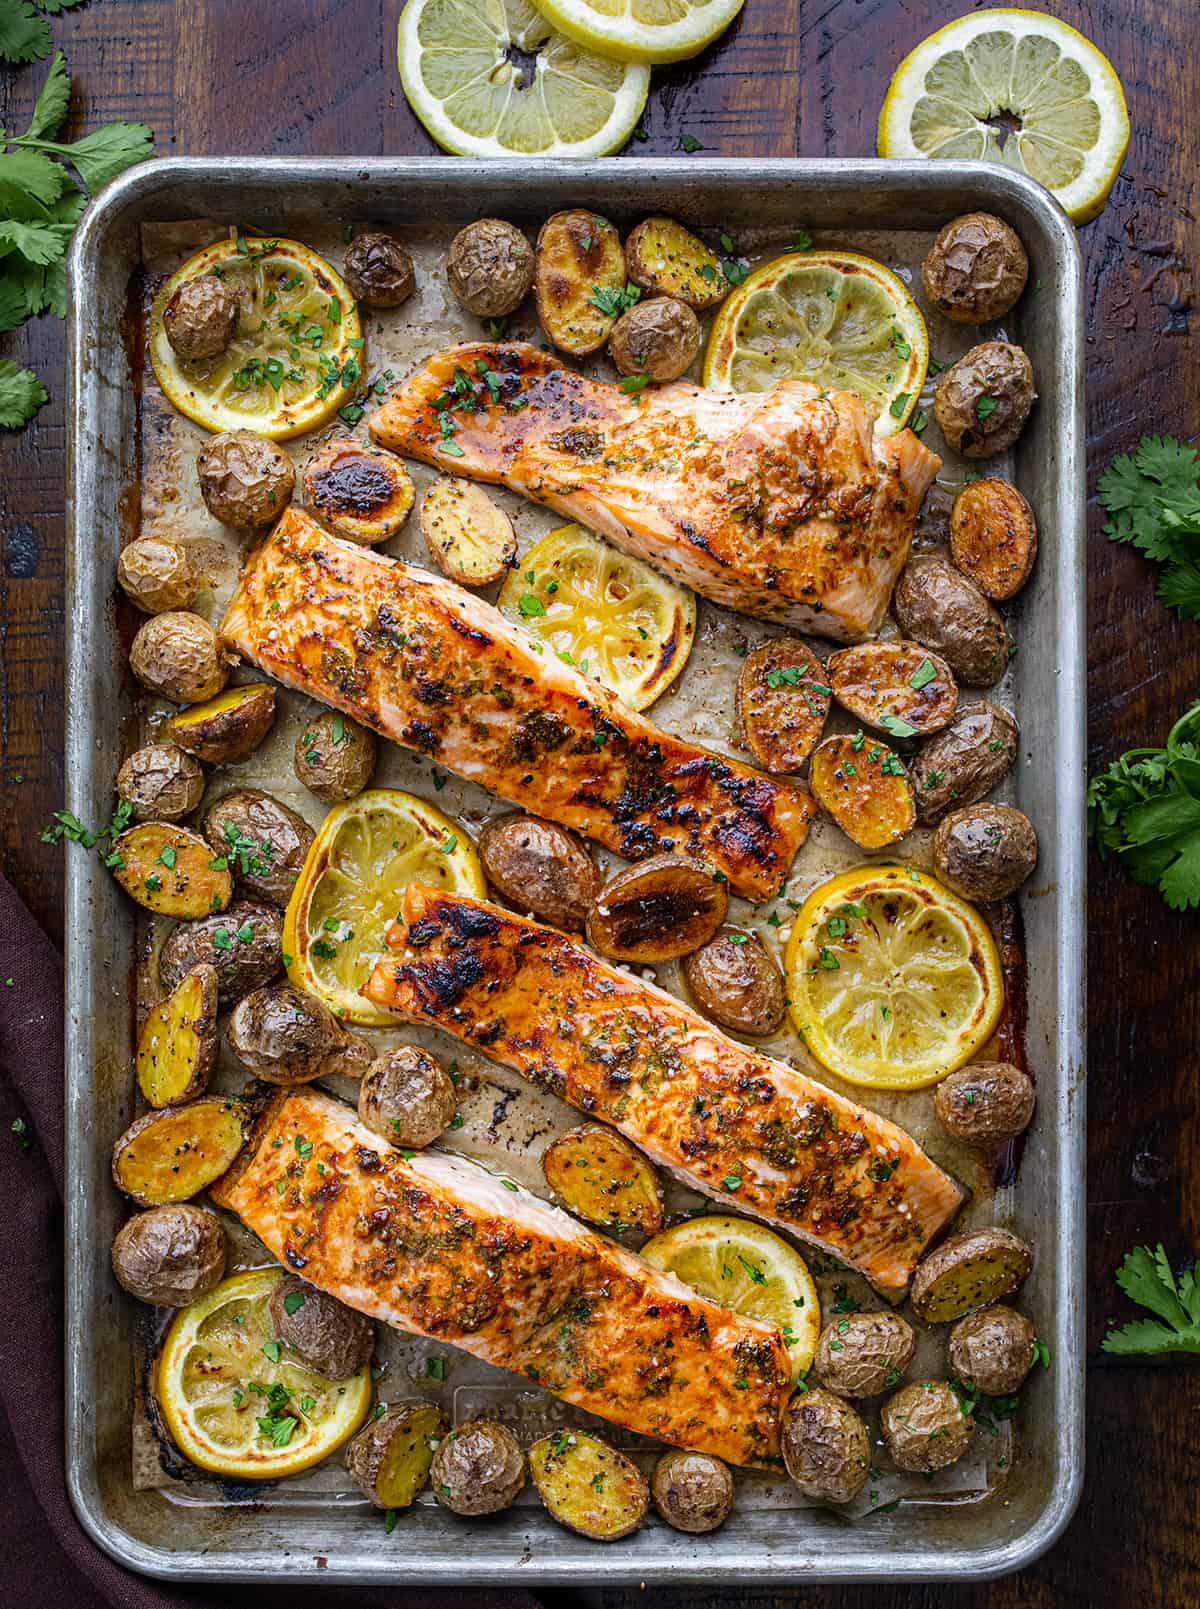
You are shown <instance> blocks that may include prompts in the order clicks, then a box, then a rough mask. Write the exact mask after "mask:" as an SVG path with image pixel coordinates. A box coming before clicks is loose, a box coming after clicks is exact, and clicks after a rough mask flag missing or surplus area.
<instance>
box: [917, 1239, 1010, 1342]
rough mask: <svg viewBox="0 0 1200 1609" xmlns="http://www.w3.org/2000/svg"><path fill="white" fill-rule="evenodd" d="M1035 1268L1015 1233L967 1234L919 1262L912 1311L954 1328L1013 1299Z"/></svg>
mask: <svg viewBox="0 0 1200 1609" xmlns="http://www.w3.org/2000/svg"><path fill="white" fill-rule="evenodd" d="M1032 1267H1033V1252H1032V1251H1031V1250H1030V1249H1029V1247H1028V1246H1027V1245H1026V1244H1025V1242H1024V1241H1023V1240H1021V1239H1020V1238H1019V1237H1018V1236H1016V1235H1014V1234H1013V1233H1012V1232H1011V1230H1008V1229H996V1228H992V1229H968V1230H964V1231H963V1233H961V1234H958V1235H951V1236H950V1238H949V1239H948V1240H943V1241H942V1243H941V1245H940V1246H937V1247H935V1248H934V1250H933V1251H931V1252H930V1253H929V1255H928V1256H927V1257H926V1258H924V1259H923V1260H922V1261H921V1262H920V1263H918V1265H917V1271H916V1273H915V1275H914V1276H913V1282H912V1289H911V1291H910V1292H909V1297H910V1300H911V1301H912V1305H913V1312H914V1313H915V1314H916V1315H917V1317H918V1318H921V1319H924V1320H925V1322H926V1323H927V1324H950V1323H952V1322H953V1321H954V1320H955V1319H958V1318H962V1316H963V1315H964V1314H965V1313H973V1312H974V1311H975V1310H976V1308H980V1307H987V1306H989V1304H990V1303H992V1302H998V1301H1000V1300H1002V1298H1003V1297H1005V1296H1011V1295H1012V1293H1013V1292H1014V1291H1015V1290H1016V1289H1017V1287H1018V1286H1019V1285H1021V1284H1022V1283H1023V1282H1024V1280H1025V1278H1026V1276H1027V1275H1028V1273H1029V1270H1030V1269H1031V1268H1032Z"/></svg>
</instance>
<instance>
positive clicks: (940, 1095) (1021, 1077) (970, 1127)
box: [933, 1061, 1036, 1150]
mask: <svg viewBox="0 0 1200 1609" xmlns="http://www.w3.org/2000/svg"><path fill="white" fill-rule="evenodd" d="M1035 1101H1036V1096H1035V1092H1034V1087H1033V1080H1032V1079H1031V1078H1030V1077H1029V1076H1028V1075H1027V1074H1026V1073H1023V1072H1022V1071H1021V1069H1020V1068H1019V1067H1014V1066H1013V1064H1012V1062H1006V1061H981V1062H969V1063H968V1064H967V1066H966V1067H960V1068H959V1069H958V1071H957V1072H953V1073H951V1074H950V1075H949V1076H948V1077H947V1078H943V1079H942V1081H941V1083H940V1084H939V1085H938V1086H937V1088H936V1090H934V1093H933V1110H934V1113H935V1115H936V1117H937V1120H938V1122H939V1123H940V1124H941V1125H942V1127H943V1128H944V1129H945V1130H946V1133H947V1134H949V1135H952V1136H953V1138H954V1139H956V1140H961V1141H962V1142H963V1144H964V1145H978V1146H980V1147H981V1148H983V1149H985V1150H986V1149H990V1148H992V1147H993V1146H998V1145H1006V1144H1007V1143H1008V1141H1009V1140H1015V1139H1016V1137H1017V1135H1018V1134H1023V1133H1024V1132H1025V1130H1026V1129H1027V1128H1028V1127H1029V1124H1030V1122H1031V1121H1032V1119H1033V1108H1034V1104H1035Z"/></svg>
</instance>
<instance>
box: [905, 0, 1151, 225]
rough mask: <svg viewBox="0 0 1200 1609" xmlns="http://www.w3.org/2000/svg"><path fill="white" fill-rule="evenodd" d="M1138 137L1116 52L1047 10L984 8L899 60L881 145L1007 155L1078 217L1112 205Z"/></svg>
mask: <svg viewBox="0 0 1200 1609" xmlns="http://www.w3.org/2000/svg"><path fill="white" fill-rule="evenodd" d="M1128 144H1129V114H1128V112H1127V111H1126V108H1125V93H1124V91H1123V90H1122V88H1121V80H1120V79H1119V78H1118V77H1117V75H1116V73H1115V71H1114V70H1113V65H1112V63H1111V62H1110V61H1109V60H1108V58H1107V56H1104V55H1103V54H1102V53H1101V52H1100V51H1098V50H1097V49H1096V47H1095V45H1093V44H1092V42H1091V40H1090V39H1085V38H1084V36H1083V35H1082V34H1081V33H1077V32H1076V31H1075V29H1074V28H1072V27H1070V26H1069V25H1068V24H1067V23H1065V22H1060V21H1059V20H1058V18H1057V17H1050V16H1047V15H1046V13H1045V12H1043V11H1019V10H1013V9H1010V8H1008V7H1002V8H1000V9H997V10H993V11H974V12H972V13H971V14H970V16H966V17H960V18H959V19H958V20H957V21H956V22H951V23H947V24H946V26H945V27H944V28H939V29H938V31H937V32H936V33H933V34H930V36H929V38H928V39H926V40H924V41H923V42H922V43H921V44H919V45H918V46H917V48H916V49H915V50H914V51H913V52H912V54H911V55H909V56H906V57H905V59H904V60H903V61H902V62H901V63H900V66H899V67H898V68H897V69H896V75H895V77H894V78H893V79H892V82H891V85H890V87H889V89H888V92H887V98H886V99H885V100H884V103H883V110H882V111H881V112H880V114H879V135H878V146H879V154H880V156H893V157H919V156H929V157H960V158H964V157H965V158H972V159H982V160H984V161H988V162H1002V163H1004V164H1005V165H1006V166H1007V167H1010V168H1018V169H1020V170H1021V171H1023V172H1025V173H1028V174H1029V175H1030V176H1031V177H1032V178H1034V179H1037V180H1038V181H1039V182H1040V183H1041V184H1044V185H1045V186H1046V188H1047V190H1049V191H1051V192H1052V193H1053V194H1054V195H1055V196H1057V197H1058V199H1059V201H1060V202H1061V203H1062V205H1063V207H1064V208H1065V209H1066V211H1067V213H1068V214H1069V215H1070V217H1071V218H1072V219H1073V220H1074V221H1075V222H1076V223H1086V222H1087V221H1088V219H1089V218H1094V217H1095V216H1096V214H1097V213H1098V212H1100V211H1101V210H1102V209H1103V207H1104V203H1105V202H1106V201H1107V200H1108V192H1109V191H1110V190H1111V189H1112V187H1113V183H1114V181H1115V179H1116V177H1117V174H1118V172H1119V171H1120V168H1121V163H1122V161H1123V159H1124V156H1125V148H1126V146H1127V145H1128Z"/></svg>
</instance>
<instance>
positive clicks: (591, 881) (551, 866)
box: [479, 816, 604, 933]
mask: <svg viewBox="0 0 1200 1609" xmlns="http://www.w3.org/2000/svg"><path fill="white" fill-rule="evenodd" d="M479 859H480V861H481V862H482V864H483V870H484V875H485V876H486V877H487V880H488V882H489V883H490V884H491V885H492V887H493V888H494V889H495V890H496V891H497V892H498V893H499V894H501V895H502V896H503V898H504V899H506V900H507V901H508V902H509V904H510V905H515V906H516V907H517V909H518V910H521V911H532V913H533V915H534V916H536V917H537V918H538V920H539V921H542V922H549V924H550V925H551V927H558V928H562V929H564V930H565V931H566V932H568V933H578V932H581V931H582V929H583V926H584V923H585V922H586V921H587V914H588V911H589V910H590V909H591V906H592V902H593V901H594V900H595V898H596V895H597V894H598V893H599V892H600V887H601V884H602V883H603V881H604V879H603V877H602V875H601V872H600V868H599V867H598V866H597V865H596V862H595V861H594V860H593V859H592V857H591V855H589V854H588V851H587V846H586V845H585V844H584V841H583V839H582V838H580V837H578V836H577V835H576V834H575V833H573V832H572V831H571V830H570V828H568V827H560V826H558V825H556V824H555V823H554V822H552V821H542V820H541V819H540V818H539V817H537V816H500V817H498V818H497V819H496V820H495V821H489V822H488V824H487V826H486V827H485V828H484V829H483V831H482V832H481V833H480V835H479Z"/></svg>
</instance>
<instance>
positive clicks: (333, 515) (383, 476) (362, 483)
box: [304, 436, 416, 547]
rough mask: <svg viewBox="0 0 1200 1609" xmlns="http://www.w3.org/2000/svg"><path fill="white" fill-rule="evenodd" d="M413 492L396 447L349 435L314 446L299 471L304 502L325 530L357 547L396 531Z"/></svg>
mask: <svg viewBox="0 0 1200 1609" xmlns="http://www.w3.org/2000/svg"><path fill="white" fill-rule="evenodd" d="M415 495H416V494H415V493H414V491H413V483H412V480H411V479H410V477H409V473H408V470H407V469H405V467H404V465H403V464H402V463H401V461H400V459H399V458H397V457H396V455H395V453H389V452H387V451H385V450H384V448H382V447H367V446H364V445H363V443H362V442H361V441H355V439H354V438H353V437H352V436H349V437H346V436H339V437H338V438H337V439H336V440H335V441H327V442H326V443H325V444H324V445H323V446H321V447H318V448H317V449H316V451H315V452H314V453H313V455H312V457H311V458H310V459H309V461H308V468H307V469H306V470H305V471H304V501H305V503H306V505H307V506H308V507H309V508H310V509H312V511H313V513H314V514H315V515H316V516H317V518H318V519H319V520H320V522H321V524H322V525H324V526H325V527H326V529H327V530H330V531H332V532H333V533H334V535H335V536H341V537H345V539H346V541H347V542H357V543H358V544H359V545H360V546H362V547H371V546H372V545H373V544H374V543H377V542H387V541H388V540H389V539H390V538H391V537H393V536H395V534H396V532H397V531H398V530H399V529H400V527H401V526H402V525H403V524H404V522H405V520H406V519H407V518H408V513H409V510H410V509H411V508H412V506H413V498H414V496H415Z"/></svg>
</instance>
